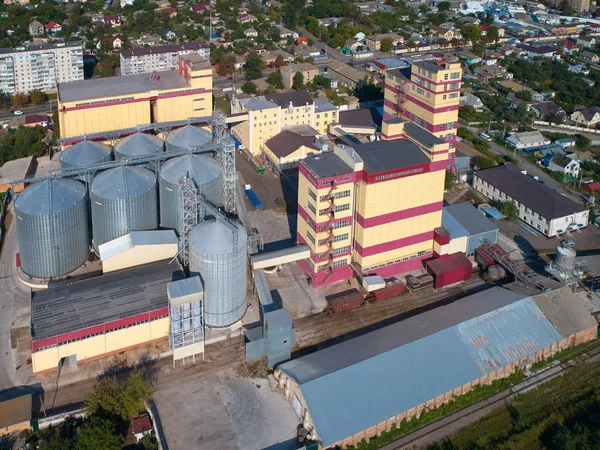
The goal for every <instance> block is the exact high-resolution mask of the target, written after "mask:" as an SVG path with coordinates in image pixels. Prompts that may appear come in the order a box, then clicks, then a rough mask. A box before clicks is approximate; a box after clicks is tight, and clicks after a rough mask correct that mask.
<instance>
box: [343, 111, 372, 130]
mask: <svg viewBox="0 0 600 450" xmlns="http://www.w3.org/2000/svg"><path fill="white" fill-rule="evenodd" d="M338 122H339V123H340V125H343V126H350V127H372V126H376V127H379V126H381V113H380V111H379V109H377V108H360V109H350V110H347V111H340V114H339V118H338Z"/></svg>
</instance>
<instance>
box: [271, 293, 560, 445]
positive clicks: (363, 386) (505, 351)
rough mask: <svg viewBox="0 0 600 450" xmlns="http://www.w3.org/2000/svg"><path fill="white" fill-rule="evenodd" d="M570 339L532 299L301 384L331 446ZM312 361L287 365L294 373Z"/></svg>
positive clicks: (325, 442)
mask: <svg viewBox="0 0 600 450" xmlns="http://www.w3.org/2000/svg"><path fill="white" fill-rule="evenodd" d="M500 291H502V290H500ZM504 292H506V291H504ZM511 294H512V293H511ZM507 295H510V294H507ZM459 302H460V301H458V302H456V303H459ZM449 306H450V308H451V309H456V308H457V305H456V304H453V305H449ZM391 327H393V325H391ZM386 328H387V327H386ZM374 333H376V332H374ZM363 337H365V336H363ZM356 339H360V338H356ZM562 339H563V337H562V336H561V335H560V333H559V332H558V331H557V330H556V329H555V328H554V326H553V325H552V324H551V323H550V321H549V320H548V319H547V318H546V316H544V314H543V313H542V311H541V310H540V309H539V308H538V307H537V305H536V303H535V302H534V300H533V299H532V298H531V297H526V298H524V299H522V300H517V301H515V302H512V303H509V304H507V305H504V306H501V307H499V308H497V309H494V310H492V311H489V312H487V313H485V314H482V315H480V316H476V317H472V318H470V319H468V320H466V321H463V322H461V323H459V324H456V325H453V326H451V327H449V328H446V329H443V330H440V331H437V332H435V333H433V334H430V335H428V336H425V337H423V338H421V339H417V340H415V341H412V342H410V343H407V344H405V345H400V346H399V347H396V348H393V349H391V350H389V351H386V352H384V353H379V354H375V355H374V356H371V357H369V358H366V359H362V360H361V361H358V362H356V363H355V364H352V365H347V366H344V367H343V368H340V369H339V370H337V371H329V372H325V373H323V374H322V376H319V377H308V379H307V381H305V382H304V383H302V382H300V386H301V390H302V394H303V396H304V399H305V400H306V403H307V406H308V409H309V411H310V414H311V417H312V418H313V421H314V423H315V426H316V429H317V433H318V435H319V438H320V440H321V442H322V444H323V445H324V446H328V445H332V444H334V443H336V442H338V441H340V440H342V439H344V438H347V437H349V436H352V435H353V434H356V433H359V432H361V431H363V430H365V429H367V428H369V427H372V426H374V425H376V424H378V423H381V422H383V421H385V420H387V419H389V418H390V417H394V416H395V415H397V414H399V413H401V412H403V411H407V410H409V409H411V408H413V407H415V406H417V405H420V404H422V403H424V402H426V401H428V400H431V399H433V398H435V397H437V396H439V395H442V394H444V393H447V392H449V391H451V390H452V389H454V388H456V387H458V386H462V385H464V384H466V383H468V382H470V381H473V380H476V379H478V378H480V377H481V376H483V375H485V374H486V373H489V372H492V371H494V370H496V369H499V368H501V367H504V366H506V365H508V364H510V363H513V362H516V361H518V360H520V359H522V358H524V357H526V356H530V355H532V354H533V353H535V352H537V351H539V350H541V349H543V348H545V347H547V346H549V345H552V344H553V343H555V342H558V341H560V340H562ZM348 342H350V343H351V342H352V341H348ZM339 345H343V344H339ZM335 347H337V346H334V347H330V349H335ZM327 350H329V349H327ZM308 356H311V355H308ZM304 358H307V357H304ZM304 358H300V359H299V360H295V361H290V363H295V364H291V365H290V363H285V364H283V365H281V366H280V368H281V370H283V371H284V372H286V373H288V374H290V372H291V373H292V374H293V373H294V372H295V371H297V370H298V369H299V367H298V363H300V364H301V362H302V359H304ZM306 361H307V364H314V362H315V360H314V358H312V359H307V360H306ZM288 367H290V370H286V369H287V368H288ZM309 369H311V370H313V371H315V370H316V371H317V372H318V371H319V369H318V368H316V367H312V368H309ZM291 376H293V375H291Z"/></svg>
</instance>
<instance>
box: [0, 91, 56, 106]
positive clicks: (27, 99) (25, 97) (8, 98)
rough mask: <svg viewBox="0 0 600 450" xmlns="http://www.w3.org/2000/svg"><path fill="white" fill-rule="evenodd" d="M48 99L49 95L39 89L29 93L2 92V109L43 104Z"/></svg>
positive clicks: (0, 103)
mask: <svg viewBox="0 0 600 450" xmlns="http://www.w3.org/2000/svg"><path fill="white" fill-rule="evenodd" d="M47 101H48V96H47V95H46V94H45V93H44V92H42V91H39V90H35V91H31V92H29V93H28V94H25V93H16V94H9V93H8V92H0V109H4V110H6V109H10V108H15V109H21V108H23V107H25V106H27V105H29V104H33V105H42V104H44V103H46V102H47Z"/></svg>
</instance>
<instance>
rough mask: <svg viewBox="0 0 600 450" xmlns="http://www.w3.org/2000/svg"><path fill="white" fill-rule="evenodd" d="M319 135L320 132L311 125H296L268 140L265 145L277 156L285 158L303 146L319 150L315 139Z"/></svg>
mask: <svg viewBox="0 0 600 450" xmlns="http://www.w3.org/2000/svg"><path fill="white" fill-rule="evenodd" d="M318 135H319V132H318V131H317V130H315V129H314V128H313V127H311V126H310V125H294V126H291V127H287V128H285V129H283V130H281V132H280V133H277V134H276V135H275V136H273V137H272V138H271V139H268V140H267V141H266V142H265V145H266V146H267V147H269V149H270V150H271V152H273V154H274V155H275V156H277V157H279V158H285V157H286V156H288V155H290V154H291V153H293V152H295V151H296V150H298V149H299V148H300V147H302V146H305V147H308V148H311V149H313V150H318V147H317V145H315V138H316V136H318Z"/></svg>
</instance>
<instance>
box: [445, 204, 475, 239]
mask: <svg viewBox="0 0 600 450" xmlns="http://www.w3.org/2000/svg"><path fill="white" fill-rule="evenodd" d="M442 226H443V227H444V229H445V230H446V231H447V232H448V233H450V239H457V238H460V237H463V236H469V232H468V231H467V229H466V228H465V227H463V226H462V225H461V224H460V222H459V221H458V220H456V219H455V218H454V216H453V215H452V214H451V213H450V211H448V210H447V209H446V208H443V209H442Z"/></svg>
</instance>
